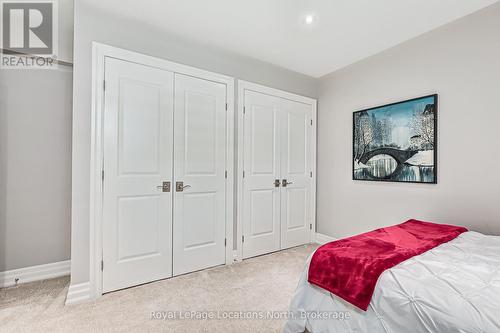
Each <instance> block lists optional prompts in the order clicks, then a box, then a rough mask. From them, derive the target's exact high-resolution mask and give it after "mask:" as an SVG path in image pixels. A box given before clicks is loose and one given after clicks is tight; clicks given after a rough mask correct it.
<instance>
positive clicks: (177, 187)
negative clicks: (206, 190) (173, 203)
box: [175, 182, 191, 192]
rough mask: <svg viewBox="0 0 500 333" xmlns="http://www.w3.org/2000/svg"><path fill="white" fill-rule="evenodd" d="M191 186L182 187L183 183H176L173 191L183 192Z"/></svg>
mask: <svg viewBox="0 0 500 333" xmlns="http://www.w3.org/2000/svg"><path fill="white" fill-rule="evenodd" d="M190 187H191V185H184V182H176V183H175V191H176V192H183V191H184V189H186V188H190Z"/></svg>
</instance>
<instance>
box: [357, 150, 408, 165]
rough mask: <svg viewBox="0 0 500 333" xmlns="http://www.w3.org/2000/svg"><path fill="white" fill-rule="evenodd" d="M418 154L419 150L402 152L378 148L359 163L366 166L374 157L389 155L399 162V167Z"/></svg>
mask: <svg viewBox="0 0 500 333" xmlns="http://www.w3.org/2000/svg"><path fill="white" fill-rule="evenodd" d="M417 153H418V150H400V149H396V148H378V149H374V150H372V151H368V152H366V153H364V154H363V156H361V158H360V159H359V161H360V162H361V163H363V164H366V163H367V162H368V161H369V160H370V159H371V158H372V157H375V156H377V155H389V156H391V157H392V158H394V159H395V160H396V162H398V165H401V164H403V163H404V162H406V161H408V160H409V159H410V158H411V157H412V156H414V155H415V154H417Z"/></svg>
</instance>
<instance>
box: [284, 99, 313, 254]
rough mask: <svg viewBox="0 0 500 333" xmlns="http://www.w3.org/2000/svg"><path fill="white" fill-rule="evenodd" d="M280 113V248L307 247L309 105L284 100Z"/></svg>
mask: <svg viewBox="0 0 500 333" xmlns="http://www.w3.org/2000/svg"><path fill="white" fill-rule="evenodd" d="M282 103H283V104H282V105H283V111H282V113H281V117H282V118H281V121H280V123H281V164H280V166H281V167H280V169H281V172H280V174H281V179H282V180H281V248H282V249H286V248H290V247H293V246H298V245H302V244H305V243H309V241H310V227H311V223H312V218H311V202H310V201H311V174H310V172H311V171H310V170H311V167H310V161H311V152H310V150H311V149H310V147H311V141H310V140H311V127H312V126H311V116H312V112H311V105H308V104H303V103H300V102H295V101H290V100H283V101H282Z"/></svg>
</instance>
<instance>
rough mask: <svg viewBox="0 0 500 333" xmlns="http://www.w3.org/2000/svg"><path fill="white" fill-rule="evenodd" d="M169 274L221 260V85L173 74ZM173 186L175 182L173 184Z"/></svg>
mask: <svg viewBox="0 0 500 333" xmlns="http://www.w3.org/2000/svg"><path fill="white" fill-rule="evenodd" d="M174 119H175V120H174V121H175V128H174V133H175V134H174V135H175V140H174V142H175V148H174V164H175V166H174V173H175V175H174V181H175V183H176V184H177V182H182V184H183V186H184V187H185V189H183V190H182V191H177V190H176V191H175V192H174V223H173V225H174V227H173V244H174V247H173V249H174V250H173V260H174V261H173V274H174V275H179V274H184V273H187V272H192V271H196V270H200V269H204V268H208V267H213V266H217V265H222V264H224V263H225V258H226V255H225V190H226V178H225V172H226V86H225V85H224V84H221V83H217V82H212V81H208V80H203V79H199V78H194V77H191V76H186V75H181V74H175V111H174ZM174 187H175V186H174Z"/></svg>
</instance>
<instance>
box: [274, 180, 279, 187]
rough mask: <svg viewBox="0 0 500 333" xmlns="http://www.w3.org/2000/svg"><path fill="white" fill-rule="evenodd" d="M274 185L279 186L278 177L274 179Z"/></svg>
mask: <svg viewBox="0 0 500 333" xmlns="http://www.w3.org/2000/svg"><path fill="white" fill-rule="evenodd" d="M274 187H280V180H279V179H276V180H275V181H274Z"/></svg>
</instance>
